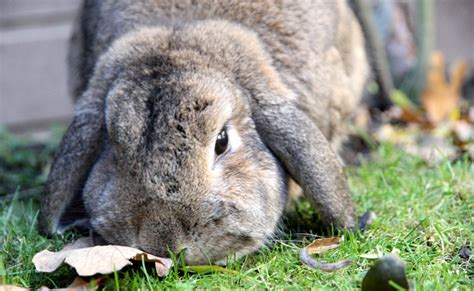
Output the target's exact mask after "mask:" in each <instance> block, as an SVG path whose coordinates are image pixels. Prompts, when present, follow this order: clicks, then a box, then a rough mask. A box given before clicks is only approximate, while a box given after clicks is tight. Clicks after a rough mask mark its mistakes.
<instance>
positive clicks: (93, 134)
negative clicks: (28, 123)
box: [41, 0, 368, 264]
mask: <svg viewBox="0 0 474 291" xmlns="http://www.w3.org/2000/svg"><path fill="white" fill-rule="evenodd" d="M367 73H368V67H367V64H366V59H365V52H364V43H363V40H362V35H361V32H360V28H359V25H358V23H357V22H356V21H355V19H354V17H353V15H352V13H351V11H350V10H349V9H348V7H347V6H346V4H345V2H344V1H342V0H341V1H311V0H308V1H294V0H280V1H277V0H275V1H271V0H262V1H254V0H244V1H243V0H235V1H217V0H215V1H213V0H203V1H192V0H189V1H183V0H162V1H158V0H139V1H137V0H101V1H99V0H95V1H94V0H86V1H84V4H83V6H82V11H81V12H80V16H79V19H78V21H77V23H76V29H75V31H74V34H73V37H72V42H71V48H70V80H71V88H72V95H73V98H74V101H75V115H74V120H73V122H72V124H71V125H70V127H69V129H68V131H67V133H66V134H65V136H64V139H63V141H62V144H61V146H60V149H59V151H58V153H57V156H56V159H55V162H54V164H53V166H52V169H51V173H50V175H49V179H48V183H47V190H48V194H47V195H46V196H45V197H44V199H43V200H42V204H41V225H42V228H43V230H45V231H47V232H49V233H55V232H57V231H61V230H63V229H64V228H66V227H68V226H70V225H75V224H79V223H82V224H83V225H84V223H85V225H89V226H90V227H91V228H92V230H93V231H94V232H95V233H97V234H98V235H99V236H100V237H101V238H102V239H103V240H105V241H106V242H107V243H111V244H119V245H128V246H133V247H137V248H140V249H142V250H144V251H147V252H150V253H153V254H156V255H162V256H166V255H167V254H168V253H167V252H168V250H171V251H173V252H180V251H184V255H185V258H186V260H187V262H188V263H196V264H197V263H206V262H209V261H211V262H224V260H225V258H226V257H227V256H228V255H232V254H234V255H236V256H242V255H244V254H247V253H250V252H252V251H255V250H257V249H258V248H259V247H261V246H262V245H264V244H265V243H266V242H267V241H268V240H269V239H270V238H271V237H272V235H273V234H274V232H275V230H276V228H277V225H278V223H279V220H280V217H281V215H282V212H283V210H284V207H285V204H286V201H287V196H288V181H289V179H293V180H294V181H296V182H297V183H298V184H299V185H300V186H301V188H302V189H303V192H304V193H305V195H306V196H307V197H309V198H310V199H311V201H312V202H314V206H315V207H316V208H317V210H318V211H319V213H320V214H321V217H322V219H323V221H324V222H325V223H327V224H328V225H329V224H332V225H334V226H336V227H338V228H340V229H342V228H353V227H354V226H355V212H354V207H353V202H352V199H351V195H350V193H349V191H348V187H347V182H346V178H345V176H344V174H343V172H342V167H341V164H340V162H339V160H338V158H337V156H336V154H334V152H333V150H337V149H338V146H339V143H340V141H341V140H342V138H343V137H344V123H346V122H347V120H348V118H349V116H350V113H351V111H352V110H353V109H354V108H355V106H356V105H357V103H358V102H359V99H360V96H361V93H362V89H363V85H364V82H365V79H366V77H367ZM331 147H332V149H331Z"/></svg>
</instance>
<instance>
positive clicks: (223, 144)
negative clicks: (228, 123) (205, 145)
mask: <svg viewBox="0 0 474 291" xmlns="http://www.w3.org/2000/svg"><path fill="white" fill-rule="evenodd" d="M228 147H229V136H228V135H227V131H226V130H225V128H224V129H222V130H221V132H219V134H218V135H217V140H216V146H215V148H214V151H215V152H216V155H218V156H219V155H222V154H223V153H225V151H226V150H227V148H228Z"/></svg>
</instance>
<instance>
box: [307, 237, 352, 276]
mask: <svg viewBox="0 0 474 291" xmlns="http://www.w3.org/2000/svg"><path fill="white" fill-rule="evenodd" d="M341 241H342V238H340V237H331V238H321V239H317V240H314V241H313V242H311V243H310V244H309V245H308V246H306V247H305V248H303V249H302V250H301V251H300V260H301V262H302V263H304V264H306V265H308V266H310V267H313V268H315V269H318V270H321V271H324V272H334V271H337V270H339V269H342V268H344V267H347V266H350V265H352V260H342V261H339V262H334V263H321V262H319V261H316V260H315V259H313V258H312V257H311V254H321V253H323V252H325V251H328V250H332V249H335V248H338V247H339V246H340V245H341Z"/></svg>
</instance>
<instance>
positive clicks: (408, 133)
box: [356, 52, 474, 164]
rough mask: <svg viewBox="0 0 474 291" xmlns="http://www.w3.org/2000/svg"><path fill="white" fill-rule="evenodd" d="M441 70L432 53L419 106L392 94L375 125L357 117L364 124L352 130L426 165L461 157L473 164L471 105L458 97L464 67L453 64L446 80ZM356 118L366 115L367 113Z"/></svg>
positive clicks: (473, 116)
mask: <svg viewBox="0 0 474 291" xmlns="http://www.w3.org/2000/svg"><path fill="white" fill-rule="evenodd" d="M445 67H446V66H445V61H444V56H443V55H442V54H441V53H440V52H433V53H432V55H431V60H430V67H429V70H428V72H427V77H426V85H425V88H424V90H423V92H422V94H421V96H420V104H415V103H414V102H412V101H411V100H410V99H409V98H408V97H407V96H406V95H405V94H404V93H403V92H401V91H398V90H395V91H394V92H393V93H392V95H391V99H392V102H393V103H394V106H392V107H391V108H390V109H389V110H388V111H386V112H383V113H381V114H380V116H379V119H380V120H379V123H377V122H372V119H371V118H370V117H365V118H361V117H359V120H368V121H365V122H363V123H357V122H356V126H357V127H358V128H362V129H364V128H368V129H369V136H371V137H373V138H375V140H378V141H382V142H391V143H394V144H395V145H397V146H398V147H400V148H402V149H403V150H405V151H406V152H408V153H410V154H413V155H416V156H418V157H420V158H421V159H423V160H425V161H426V162H428V163H430V164H432V163H436V162H438V161H440V160H442V159H449V160H454V159H456V158H458V157H459V156H460V155H462V154H466V155H467V156H468V157H469V158H470V159H471V160H474V104H469V102H468V101H467V99H465V98H463V96H462V93H461V87H462V84H463V80H464V79H465V75H466V72H467V71H468V64H467V62H466V61H465V60H457V61H456V62H454V64H453V65H452V67H451V71H450V74H449V79H447V78H446V74H445ZM360 114H361V115H364V114H365V115H368V111H365V112H364V111H362V113H360ZM371 122H372V123H371Z"/></svg>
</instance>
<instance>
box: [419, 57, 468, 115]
mask: <svg viewBox="0 0 474 291" xmlns="http://www.w3.org/2000/svg"><path fill="white" fill-rule="evenodd" d="M430 65H431V66H430V69H429V70H428V74H427V78H426V87H425V89H424V90H423V92H422V95H421V102H422V103H423V107H424V108H425V111H426V115H427V117H428V119H429V120H430V121H431V122H432V123H434V124H437V123H440V122H442V121H444V120H447V119H448V118H449V117H450V116H451V115H452V114H453V112H455V111H456V110H459V108H458V107H459V100H460V93H459V91H460V88H461V85H462V82H463V79H464V74H465V73H466V71H467V68H468V65H467V62H466V61H464V60H462V61H457V62H456V63H455V64H454V66H453V69H452V72H451V80H450V83H448V82H447V81H446V78H445V75H444V68H445V66H444V57H443V54H442V53H440V52H434V53H433V54H432V55H431V61H430Z"/></svg>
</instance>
